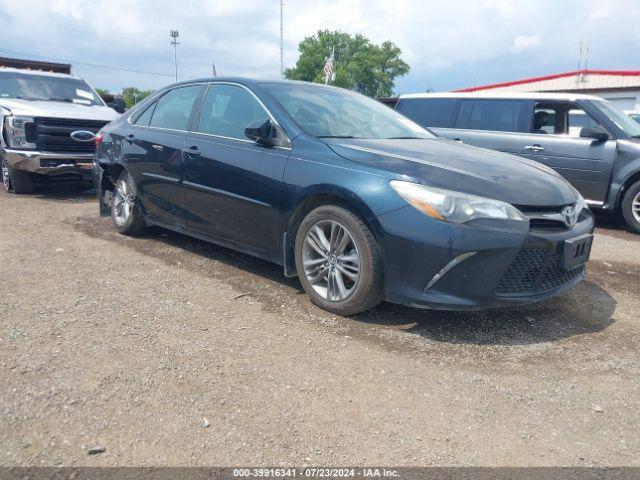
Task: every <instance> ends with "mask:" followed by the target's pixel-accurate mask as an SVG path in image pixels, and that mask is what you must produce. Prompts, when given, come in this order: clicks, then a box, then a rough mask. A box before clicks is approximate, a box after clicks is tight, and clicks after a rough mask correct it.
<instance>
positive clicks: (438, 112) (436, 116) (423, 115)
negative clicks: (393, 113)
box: [396, 98, 456, 127]
mask: <svg viewBox="0 0 640 480" xmlns="http://www.w3.org/2000/svg"><path fill="white" fill-rule="evenodd" d="M455 104H456V99H455V98H406V99H402V100H400V102H399V103H398V107H397V108H396V109H397V111H399V112H400V113H402V114H403V115H406V116H407V117H409V118H410V119H411V120H413V121H414V122H416V123H418V124H420V125H422V126H423V127H448V126H449V122H450V119H451V114H452V113H453V107H454V106H455Z"/></svg>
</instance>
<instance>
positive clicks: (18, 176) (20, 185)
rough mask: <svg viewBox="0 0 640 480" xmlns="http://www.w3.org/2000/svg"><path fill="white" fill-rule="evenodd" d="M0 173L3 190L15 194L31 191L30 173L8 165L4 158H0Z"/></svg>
mask: <svg viewBox="0 0 640 480" xmlns="http://www.w3.org/2000/svg"><path fill="white" fill-rule="evenodd" d="M0 175H2V186H3V187H4V190H5V192H10V193H17V194H21V193H32V192H33V182H32V181H31V175H30V174H29V173H28V172H22V171H20V170H16V169H15V168H12V167H10V166H9V163H8V162H7V159H6V158H3V159H2V165H1V169H0Z"/></svg>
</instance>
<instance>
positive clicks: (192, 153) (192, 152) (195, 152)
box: [182, 145, 202, 157]
mask: <svg viewBox="0 0 640 480" xmlns="http://www.w3.org/2000/svg"><path fill="white" fill-rule="evenodd" d="M182 151H183V152H184V153H186V154H187V155H189V156H191V157H199V156H200V155H202V152H201V151H200V150H199V149H198V147H196V146H195V145H194V146H193V147H189V148H184V149H182Z"/></svg>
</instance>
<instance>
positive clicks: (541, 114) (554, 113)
mask: <svg viewBox="0 0 640 480" xmlns="http://www.w3.org/2000/svg"><path fill="white" fill-rule="evenodd" d="M560 118H561V115H560V114H559V112H558V109H557V108H556V107H555V106H553V105H542V104H538V105H536V108H535V109H534V111H533V130H531V131H532V132H533V133H540V134H544V135H546V134H556V133H560V131H559V130H560V129H561V125H560V123H559V120H560Z"/></svg>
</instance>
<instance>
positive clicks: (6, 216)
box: [0, 185, 640, 466]
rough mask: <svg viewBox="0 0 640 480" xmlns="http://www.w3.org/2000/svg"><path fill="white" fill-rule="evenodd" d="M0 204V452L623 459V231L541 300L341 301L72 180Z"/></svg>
mask: <svg viewBox="0 0 640 480" xmlns="http://www.w3.org/2000/svg"><path fill="white" fill-rule="evenodd" d="M0 212H2V213H1V215H0V222H1V226H0V232H1V234H0V292H1V293H0V318H1V320H0V385H1V386H2V388H1V389H0V465H4V466H7V465H33V466H40V465H128V466H136V465H158V466H159V465H224V466H233V465H289V466H302V465H304V464H309V465H335V466H340V465H371V464H376V465H388V466H429V465H441V466H450V465H491V466H531V465H537V466H548V465H554V466H555V465H571V466H603V465H607V466H610V465H613V466H621V465H640V456H639V455H638V452H639V451H640V408H639V407H640V400H639V398H640V395H639V394H640V388H639V387H640V375H639V374H640V362H639V355H638V341H639V340H640V335H639V334H640V325H639V322H640V318H639V315H638V312H639V311H640V308H639V307H640V295H639V293H640V281H639V280H640V268H639V265H640V255H639V254H638V247H639V246H640V236H634V235H632V234H629V233H627V232H624V231H623V230H621V229H620V228H619V227H616V226H615V224H611V222H608V221H605V222H603V225H604V228H599V229H598V231H597V238H596V240H595V244H594V250H593V255H592V261H591V263H590V268H589V274H588V278H587V281H585V282H583V283H582V284H581V285H580V286H579V287H578V288H576V289H575V290H574V291H572V292H571V293H569V294H567V295H564V296H562V297H560V298H556V299H554V300H551V301H548V302H545V303H542V304H537V305H533V306H528V307H524V308H518V309H508V310H498V311H490V312H483V313H464V314H463V313H442V312H428V311H417V310H412V309H409V308H404V307H399V306H394V305H390V304H383V305H381V306H380V307H378V308H376V309H375V310H373V311H372V312H369V313H367V314H363V315H359V316H357V317H355V318H342V317H335V316H332V315H331V314H328V313H326V312H323V311H322V310H319V309H318V308H316V307H314V306H313V305H311V304H310V302H309V300H308V299H307V297H306V295H304V294H302V293H301V291H300V286H299V284H298V282H297V281H296V280H295V279H285V278H284V277H283V276H282V274H281V271H280V268H278V267H277V266H274V265H271V264H268V263H266V262H263V261H260V260H256V259H253V258H251V257H248V256H245V255H241V254H238V253H234V252H232V251H230V250H227V249H224V248H220V247H216V246H212V245H209V244H207V243H204V242H201V241H198V240H193V239H190V238H187V237H184V236H181V235H177V234H173V233H169V232H166V231H163V230H159V229H157V230H152V231H151V232H150V233H149V234H148V235H146V236H145V237H143V238H135V239H133V238H127V237H124V236H121V235H118V234H116V233H115V232H114V230H113V229H112V228H111V225H110V220H108V219H101V218H99V217H98V216H97V204H96V201H95V200H94V199H93V197H92V196H91V194H90V193H88V192H84V191H82V189H81V188H79V187H77V186H71V185H66V186H58V187H47V188H45V189H44V190H43V191H41V192H40V193H39V194H36V195H30V196H20V197H18V196H10V195H7V194H4V193H0ZM205 419H206V421H205ZM205 425H208V426H205ZM98 446H99V447H103V448H105V449H106V450H105V451H104V452H102V453H99V454H95V455H89V449H91V448H94V447H98Z"/></svg>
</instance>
